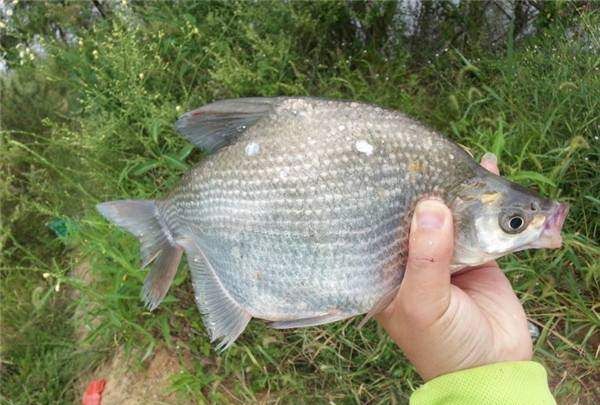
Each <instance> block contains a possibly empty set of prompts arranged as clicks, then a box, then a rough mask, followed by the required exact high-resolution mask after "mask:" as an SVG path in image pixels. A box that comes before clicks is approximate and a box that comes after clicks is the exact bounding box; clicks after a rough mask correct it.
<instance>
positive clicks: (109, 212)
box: [96, 200, 183, 311]
mask: <svg viewBox="0 0 600 405" xmlns="http://www.w3.org/2000/svg"><path fill="white" fill-rule="evenodd" d="M96 208H97V209H98V211H99V212H100V213H101V214H102V215H104V217H105V218H106V219H108V220H110V221H112V222H114V223H115V224H117V225H119V226H120V227H121V228H124V229H126V230H127V231H129V232H131V233H132V234H134V235H135V236H136V237H137V238H138V239H139V240H140V244H141V246H140V253H141V256H142V267H145V266H147V265H148V264H150V263H151V262H154V264H153V265H152V269H151V270H150V272H149V273H148V276H146V280H145V281H144V288H143V290H142V294H141V295H142V299H143V300H144V302H145V304H146V306H147V307H148V309H150V311H152V310H154V309H155V308H156V307H157V306H158V304H160V302H161V301H162V300H163V298H164V297H165V295H166V294H167V291H168V290H169V286H170V285H171V282H172V281H173V277H174V276H175V273H176V272H177V265H178V264H179V261H180V260H181V254H182V251H183V250H182V248H181V247H179V246H177V245H176V244H175V243H174V242H173V240H172V237H171V234H170V232H169V230H168V229H166V227H164V226H163V225H162V224H161V223H160V222H159V216H158V215H159V214H158V211H157V209H156V204H155V202H154V201H153V200H121V201H109V202H104V203H101V204H98V205H97V206H96Z"/></svg>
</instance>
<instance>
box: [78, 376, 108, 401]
mask: <svg viewBox="0 0 600 405" xmlns="http://www.w3.org/2000/svg"><path fill="white" fill-rule="evenodd" d="M105 386H106V380H104V379H102V380H94V381H92V382H90V383H89V385H88V386H87V388H86V389H85V392H84V393H83V400H82V403H83V405H100V404H101V403H102V391H104V387H105Z"/></svg>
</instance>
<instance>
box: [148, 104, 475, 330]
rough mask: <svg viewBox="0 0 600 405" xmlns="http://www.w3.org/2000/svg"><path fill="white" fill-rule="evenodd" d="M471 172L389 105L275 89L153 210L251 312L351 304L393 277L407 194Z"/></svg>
mask: <svg viewBox="0 0 600 405" xmlns="http://www.w3.org/2000/svg"><path fill="white" fill-rule="evenodd" d="M471 175H472V163H471V159H470V158H469V157H468V156H467V155H466V153H465V152H464V151H462V150H461V149H460V148H459V147H457V146H456V145H454V144H452V143H451V142H449V141H448V140H446V139H445V138H443V137H442V136H440V135H438V134H436V133H434V132H432V131H431V130H429V129H428V128H426V127H424V126H422V125H420V124H419V123H417V122H416V121H414V120H412V119H410V118H408V117H406V116H404V115H402V114H400V113H398V112H393V111H389V110H385V109H382V108H379V107H375V106H370V105H365V104H360V103H354V102H339V101H327V100H319V99H306V98H298V99H294V98H291V99H290V98H282V99H281V101H280V102H279V104H278V105H277V106H276V107H275V112H274V113H272V114H270V115H269V116H268V117H266V118H264V119H262V120H261V121H259V122H258V123H257V124H256V125H254V126H252V127H250V128H248V129H247V130H246V131H245V132H244V134H243V135H242V136H241V137H240V139H238V140H237V142H236V143H234V144H232V145H230V146H227V147H224V148H222V149H220V150H219V151H218V152H217V153H215V154H213V155H211V156H209V157H208V158H206V159H204V160H203V161H201V162H200V163H199V164H198V165H197V166H196V167H195V168H194V169H193V170H192V171H191V172H189V173H188V174H187V175H186V176H185V177H184V178H183V180H182V182H181V184H180V185H179V186H178V187H177V188H176V189H175V190H173V192H172V193H171V194H170V195H169V197H167V198H166V199H165V200H163V201H162V202H161V203H160V204H159V210H160V213H161V216H162V219H163V221H164V222H165V223H166V224H167V226H168V228H169V229H170V230H171V232H172V234H173V237H174V238H175V239H186V238H187V239H192V240H194V241H195V242H196V243H197V244H198V246H200V247H201V249H202V251H203V252H204V254H205V255H206V256H207V258H208V260H209V261H210V263H211V265H212V266H213V268H214V269H215V272H216V273H217V274H218V277H219V280H220V281H221V283H222V284H223V286H224V288H225V289H226V290H227V292H228V293H229V294H230V295H231V296H232V297H233V298H234V299H235V300H236V301H237V303H238V304H240V305H241V306H242V307H244V308H245V309H246V310H247V311H248V312H249V313H250V314H251V315H252V316H254V317H258V318H262V319H268V320H287V319H298V318H305V317H314V316H319V315H322V314H325V313H328V312H332V311H334V312H335V311H337V312H340V313H343V314H347V315H348V316H351V315H356V314H360V313H366V312H368V311H369V310H371V309H372V308H373V306H374V305H375V304H376V303H377V301H378V300H379V299H380V298H381V297H382V295H383V294H384V293H385V292H387V291H390V290H392V289H393V288H394V287H396V286H397V285H398V284H399V283H400V281H401V277H402V270H403V268H404V265H405V260H406V257H405V255H406V248H407V235H408V230H409V221H410V213H411V211H412V208H413V207H414V205H415V203H416V201H417V200H418V199H419V198H421V197H423V196H424V195H432V194H433V195H440V196H442V197H445V196H447V194H448V192H449V191H450V190H451V189H452V188H453V187H454V185H456V184H458V183H461V182H462V181H463V180H464V179H466V178H468V177H469V176H471ZM193 276H194V275H193Z"/></svg>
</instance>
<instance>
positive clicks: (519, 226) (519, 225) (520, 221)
mask: <svg viewBox="0 0 600 405" xmlns="http://www.w3.org/2000/svg"><path fill="white" fill-rule="evenodd" d="M525 225H526V222H525V218H524V217H523V216H522V215H520V214H515V213H512V214H509V215H503V216H502V217H501V219H500V227H501V228H502V230H503V231H504V232H506V233H519V232H521V231H522V230H523V229H525Z"/></svg>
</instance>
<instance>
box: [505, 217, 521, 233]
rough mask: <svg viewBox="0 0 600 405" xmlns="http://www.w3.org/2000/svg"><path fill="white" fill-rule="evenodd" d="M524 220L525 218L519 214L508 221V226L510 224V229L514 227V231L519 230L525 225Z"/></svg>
mask: <svg viewBox="0 0 600 405" xmlns="http://www.w3.org/2000/svg"><path fill="white" fill-rule="evenodd" d="M524 222H525V221H523V218H521V217H520V216H518V215H515V216H514V217H512V218H511V219H510V220H509V221H508V226H510V229H512V230H513V231H517V230H519V228H520V227H522V226H523V223H524Z"/></svg>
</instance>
